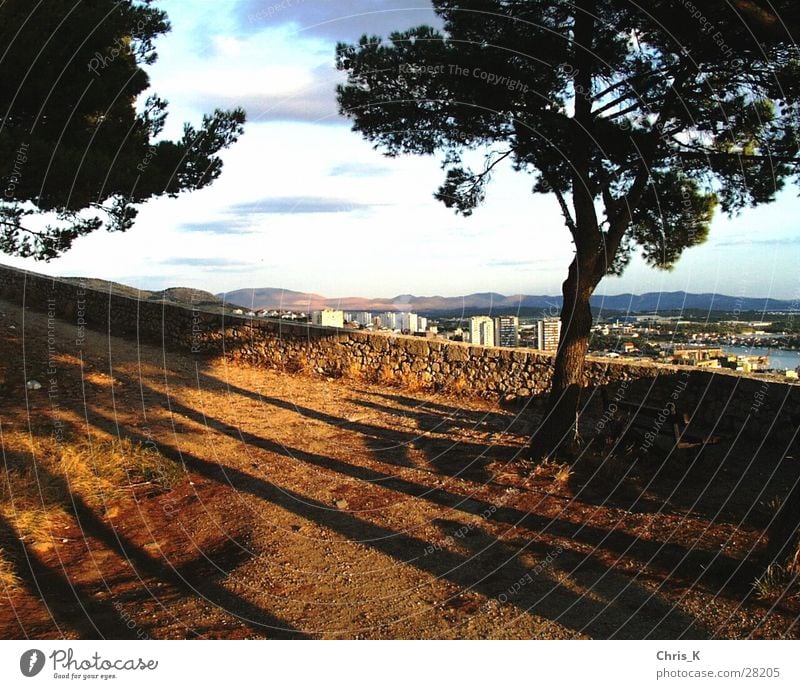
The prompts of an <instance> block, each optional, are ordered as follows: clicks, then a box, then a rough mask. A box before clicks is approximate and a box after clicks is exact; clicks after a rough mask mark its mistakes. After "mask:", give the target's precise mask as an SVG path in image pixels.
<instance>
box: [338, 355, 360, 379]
mask: <svg viewBox="0 0 800 689" xmlns="http://www.w3.org/2000/svg"><path fill="white" fill-rule="evenodd" d="M342 377H343V378H350V379H351V380H360V379H361V378H363V377H364V371H363V370H362V369H361V364H359V363H358V362H357V361H354V360H350V361H348V362H347V363H346V364H344V366H343V367H342Z"/></svg>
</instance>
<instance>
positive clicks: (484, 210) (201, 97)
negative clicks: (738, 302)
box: [3, 0, 800, 298]
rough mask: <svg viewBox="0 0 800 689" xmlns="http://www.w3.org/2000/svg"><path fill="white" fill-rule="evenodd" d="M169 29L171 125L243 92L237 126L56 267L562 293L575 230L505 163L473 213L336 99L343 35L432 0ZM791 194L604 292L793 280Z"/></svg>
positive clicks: (789, 284) (239, 0)
mask: <svg viewBox="0 0 800 689" xmlns="http://www.w3.org/2000/svg"><path fill="white" fill-rule="evenodd" d="M157 4H158V5H159V6H160V7H162V8H163V9H165V10H166V11H167V12H168V13H169V17H170V20H171V22H172V25H173V30H172V32H171V33H170V34H168V35H167V36H164V37H162V38H161V39H160V40H159V42H158V43H157V48H158V52H159V60H158V62H157V63H156V64H155V65H153V66H152V67H150V68H148V72H149V74H150V76H151V82H152V85H153V90H154V91H156V92H157V93H159V94H160V95H162V96H164V97H166V98H167V99H168V100H169V101H170V118H169V121H168V128H167V132H166V133H167V134H169V135H172V136H179V135H180V132H181V128H182V124H183V122H184V121H187V120H189V121H193V122H198V121H199V119H200V117H201V116H202V113H203V112H209V111H211V110H212V109H213V108H215V107H230V106H234V105H242V106H244V107H245V108H246V109H247V112H248V124H247V126H246V133H245V135H244V137H242V139H240V141H239V143H238V144H236V145H235V146H234V147H233V148H232V149H230V150H229V151H227V152H226V153H225V156H224V158H225V170H224V172H223V175H222V177H221V178H220V179H219V180H218V181H217V182H216V183H215V184H214V185H213V186H212V187H209V188H208V189H204V190H202V191H200V192H196V193H193V194H191V195H185V196H182V197H180V198H178V199H159V200H156V201H154V202H151V203H149V204H147V205H146V206H144V207H143V208H142V209H141V212H140V216H139V219H138V221H137V223H136V226H135V227H134V228H133V229H132V230H131V231H129V232H128V233H127V234H124V235H120V234H105V233H95V234H94V235H91V236H89V237H85V238H83V239H80V240H79V241H78V242H76V244H75V245H74V247H73V249H72V250H71V251H70V252H69V253H67V254H66V255H65V256H64V257H62V258H60V259H58V260H55V261H52V262H51V263H49V264H44V263H35V262H33V261H31V260H22V259H9V258H7V257H3V261H4V262H7V263H12V264H14V265H18V266H24V267H27V268H29V269H31V270H35V271H39V272H45V273H50V274H56V275H89V276H93V277H102V278H106V279H112V280H119V281H122V282H127V283H129V284H133V285H136V286H139V287H142V288H161V287H166V286H173V285H184V286H192V287H198V288H203V289H207V290H210V291H213V292H221V291H229V290H234V289H238V288H243V287H284V288H288V289H295V290H300V291H308V292H316V293H320V294H324V295H326V296H331V297H334V296H349V295H359V296H366V297H378V296H393V295H395V294H400V293H413V294H417V295H423V294H425V295H431V294H440V295H445V296H451V295H458V294H465V293H470V292H483V291H496V292H502V293H504V294H517V293H527V294H558V293H559V292H560V286H561V282H562V281H563V279H564V277H565V276H566V269H567V265H568V264H569V261H570V258H571V248H570V247H571V244H570V240H569V235H568V232H567V230H566V229H565V228H564V226H563V223H562V220H561V216H560V214H559V212H558V208H557V205H556V203H555V201H554V200H553V199H551V198H549V197H541V196H536V197H534V196H533V195H532V194H531V193H530V188H531V183H532V179H531V178H529V177H526V176H525V175H522V174H519V173H514V172H512V171H510V170H502V171H500V172H499V173H498V174H497V175H496V177H495V178H494V179H493V181H492V184H491V185H490V188H489V195H488V198H487V202H486V204H485V205H484V206H482V207H481V208H480V209H479V210H477V211H476V212H475V213H474V215H473V216H472V217H470V218H462V217H459V216H456V215H455V214H453V213H452V212H451V211H449V210H447V209H446V208H444V206H442V204H440V203H439V202H437V201H435V200H434V199H433V196H432V195H433V192H434V191H435V189H436V188H437V187H438V185H439V184H440V183H441V181H442V174H443V173H442V171H441V169H440V167H439V162H438V161H437V160H436V159H434V158H421V157H401V158H395V159H389V158H385V157H384V156H382V155H381V154H380V153H379V152H377V151H374V150H372V147H371V145H370V144H369V143H368V142H366V141H364V140H363V139H362V138H361V136H360V135H359V134H357V133H354V132H351V131H350V124H349V123H348V122H347V121H346V120H344V119H343V118H341V117H339V116H338V115H337V112H336V102H335V94H334V86H335V84H336V83H337V81H338V80H339V79H340V78H341V77H340V75H339V74H338V73H337V72H336V70H335V69H334V68H333V58H334V47H335V44H336V41H337V40H355V39H357V38H358V37H359V36H360V35H361V34H362V33H364V32H366V33H370V34H378V35H383V36H385V35H387V34H388V33H389V32H390V31H391V30H395V29H403V28H407V27H409V26H413V25H416V24H421V23H431V22H435V17H434V15H433V14H432V12H431V10H430V8H429V3H428V2H427V0H400V1H396V0H350V1H346V0H226V1H225V2H220V1H219V0H214V1H211V0H195V1H194V2H191V3H187V2H178V1H176V0H162V1H160V2H158V3H157ZM798 217H800V200H799V199H798V198H797V189H796V188H794V187H792V188H790V189H788V190H787V191H785V192H784V193H783V194H782V195H781V196H780V198H779V200H778V202H776V203H775V204H772V205H771V206H767V207H762V208H758V209H754V210H749V211H746V212H744V213H742V214H741V215H740V216H739V217H737V218H734V219H732V220H729V219H727V218H725V217H722V216H720V217H718V218H717V219H716V220H715V222H714V225H713V228H712V232H711V238H710V239H709V241H708V242H707V243H706V244H705V245H703V246H701V247H697V248H694V249H690V250H689V251H687V252H686V253H685V254H684V256H683V258H682V259H681V261H680V263H679V265H678V267H677V268H676V269H675V270H673V271H672V272H670V273H664V272H661V271H655V270H653V269H651V268H648V267H646V266H645V265H644V264H643V263H642V262H641V261H639V260H638V259H637V260H635V261H634V262H633V264H632V265H631V266H630V267H629V268H628V270H627V271H626V273H625V275H624V276H623V277H622V278H606V280H605V281H604V282H603V283H601V285H600V287H599V290H598V291H599V292H601V293H605V294H617V293H620V292H635V293H641V292H652V291H675V290H686V291H691V292H718V293H724V294H732V295H747V296H773V297H778V298H796V297H798V296H800V277H798V272H799V271H798V270H797V263H798V258H800V233H798V232H797V231H796V230H797V224H798V220H797V219H798Z"/></svg>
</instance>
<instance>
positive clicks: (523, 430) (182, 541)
mask: <svg viewBox="0 0 800 689" xmlns="http://www.w3.org/2000/svg"><path fill="white" fill-rule="evenodd" d="M0 313H2V317H1V318H0V360H1V363H0V374H1V377H0V399H1V402H0V404H1V405H2V406H1V407H0V409H1V410H2V411H0V421H2V427H1V428H2V432H3V434H9V433H15V432H20V431H25V432H26V433H30V434H31V436H32V437H34V438H35V437H46V436H51V435H52V434H53V432H54V429H55V428H56V421H58V424H63V428H65V429H66V431H65V435H64V437H65V438H66V439H67V440H66V441H65V442H69V439H74V438H78V437H81V435H86V434H87V433H98V434H110V435H112V436H115V435H116V436H119V437H121V438H128V439H132V440H134V441H138V442H141V443H142V444H144V445H145V446H147V447H149V448H157V450H158V452H159V453H160V455H161V456H162V457H163V458H164V461H165V462H170V463H173V464H174V465H177V466H178V467H179V468H180V473H179V478H178V479H176V480H174V481H171V482H170V483H169V485H166V486H164V484H163V482H162V483H161V484H159V483H158V482H153V483H148V482H140V483H138V484H137V485H133V486H130V487H128V488H127V489H121V490H120V492H119V495H118V496H117V497H113V496H112V497H110V498H104V502H103V504H102V507H101V508H97V507H91V506H90V504H89V502H90V501H87V500H85V499H84V498H83V497H82V496H80V495H76V496H75V498H74V499H73V500H72V504H71V505H70V506H69V509H68V510H67V513H66V514H67V516H66V518H65V519H63V520H62V522H60V523H59V524H58V527H57V528H53V529H51V530H50V532H49V533H48V534H46V535H42V534H38V535H37V536H36V537H31V536H29V535H27V534H25V533H20V529H21V527H20V526H19V525H18V524H17V523H15V522H14V519H13V518H11V517H9V516H8V515H9V514H13V511H9V510H8V509H6V511H5V512H4V513H3V514H5V515H6V517H4V518H3V519H2V520H0V548H2V556H3V557H4V558H5V560H6V563H7V565H8V566H9V567H11V568H13V570H14V572H15V574H16V577H17V579H18V583H17V584H15V585H13V586H10V585H6V588H5V590H4V591H2V592H0V637H3V638H24V637H29V638H62V637H65V638H96V637H112V638H127V637H133V638H136V637H139V638H198V637H199V638H301V637H315V638H318V637H324V638H340V637H343V638H524V639H527V638H557V639H561V638H584V637H593V638H633V639H642V638H663V639H667V638H669V639H676V638H744V637H758V638H783V637H791V638H794V637H796V636H797V624H796V622H797V616H798V612H799V610H800V606H798V601H797V599H796V598H793V597H791V595H790V594H786V595H772V596H771V597H769V596H767V597H766V598H763V597H762V598H760V597H759V596H758V595H757V593H758V592H757V591H756V589H754V587H753V585H752V584H753V581H754V580H755V579H756V577H758V576H759V575H760V574H761V573H762V572H763V565H764V563H763V557H762V553H763V549H764V538H763V536H762V532H763V531H764V528H765V526H766V523H767V522H768V518H769V509H770V508H769V504H770V501H771V499H772V498H773V497H774V496H775V495H778V494H780V493H781V491H783V490H784V489H785V487H786V486H787V485H790V482H791V481H793V480H796V472H797V467H796V464H795V462H794V460H792V459H791V458H790V454H789V453H788V451H787V448H782V447H780V446H779V445H777V444H774V443H769V442H767V443H761V444H760V445H753V444H746V443H743V442H738V441H737V442H734V440H735V439H733V438H729V439H726V440H725V441H724V442H723V443H722V444H721V445H718V446H715V447H713V448H706V449H705V450H703V451H702V452H701V453H700V455H699V456H692V457H689V458H687V457H680V458H676V457H672V458H669V457H668V458H667V462H666V463H665V462H664V461H663V460H662V459H659V458H656V457H647V458H643V459H641V460H640V464H642V465H643V466H645V469H646V470H642V469H641V467H639V468H637V470H636V472H632V473H626V471H622V472H619V471H618V469H619V467H616V468H615V467H613V466H611V464H610V463H603V462H599V463H595V464H592V463H591V462H589V461H584V460H583V459H579V460H578V461H577V462H575V463H574V465H571V466H570V465H567V464H561V465H558V464H555V463H553V464H549V465H546V466H543V467H538V468H537V467H534V466H532V465H530V464H529V463H526V462H524V461H522V460H520V457H519V454H520V450H521V448H522V446H523V443H524V441H525V437H526V434H527V433H529V432H530V430H531V428H532V424H533V423H534V420H535V409H534V410H532V409H527V410H519V409H505V408H502V407H500V406H498V405H496V404H493V403H490V402H486V401H481V400H475V399H470V398H468V397H466V396H460V397H445V396H441V395H440V396H434V395H426V394H419V393H414V394H411V393H409V392H404V390H403V389H400V388H387V387H382V386H377V385H374V384H368V383H365V382H361V381H358V380H345V379H341V380H330V379H327V378H320V377H311V376H306V375H303V374H299V373H291V374H290V373H288V372H283V371H276V370H263V369H255V368H248V367H244V366H241V365H236V366H234V365H232V364H230V363H227V362H226V361H225V360H221V359H218V360H208V359H195V358H193V357H188V356H181V355H177V354H175V353H172V352H165V351H162V350H161V349H159V348H157V347H151V346H145V345H139V344H137V343H136V342H135V341H127V340H121V339H117V338H109V337H107V336H105V335H104V334H102V333H96V332H87V333H86V337H85V339H84V341H83V343H82V346H81V347H80V349H79V348H78V346H77V345H76V342H75V338H76V335H75V327H74V325H70V324H67V323H62V322H58V321H51V322H50V323H48V320H47V317H46V315H44V314H36V313H34V312H31V311H24V312H23V311H22V310H21V309H20V308H18V307H16V306H14V305H12V304H10V303H8V302H0ZM53 364H55V366H54V367H53ZM53 368H55V373H48V369H50V370H51V371H52V369H53ZM33 379H36V380H38V381H41V382H42V383H43V387H42V388H41V389H35V390H33V389H31V390H28V389H26V382H28V381H31V380H33ZM59 427H61V426H59ZM5 451H6V445H5V444H4V453H5ZM9 451H10V450H9ZM29 459H30V463H31V466H35V462H36V457H35V456H31V457H30V458H29ZM673 459H674V460H675V461H674V462H672V460H673ZM609 467H611V469H609ZM675 467H678V470H676V469H675ZM67 478H68V477H67ZM53 480H55V479H53ZM7 497H8V496H7ZM11 498H13V496H10V498H8V499H11Z"/></svg>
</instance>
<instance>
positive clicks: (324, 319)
mask: <svg viewBox="0 0 800 689" xmlns="http://www.w3.org/2000/svg"><path fill="white" fill-rule="evenodd" d="M311 322H312V323H313V324H314V325H324V326H327V327H328V328H344V311H339V310H338V309H322V311H312V312H311Z"/></svg>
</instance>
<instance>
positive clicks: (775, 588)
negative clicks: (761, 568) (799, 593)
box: [753, 562, 794, 600]
mask: <svg viewBox="0 0 800 689" xmlns="http://www.w3.org/2000/svg"><path fill="white" fill-rule="evenodd" d="M793 583H794V582H793V577H792V576H791V575H790V574H789V572H788V571H787V570H786V568H785V567H783V566H782V565H780V564H778V563H777V562H773V563H772V564H771V565H770V566H769V567H767V571H766V572H764V574H762V575H761V576H760V577H759V578H758V579H756V580H755V581H754V582H753V586H754V587H755V590H756V595H757V596H758V598H760V599H761V600H774V599H775V598H778V597H779V596H781V595H782V594H784V593H785V592H786V591H787V589H789V588H790V587H791V586H792V584H793Z"/></svg>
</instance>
